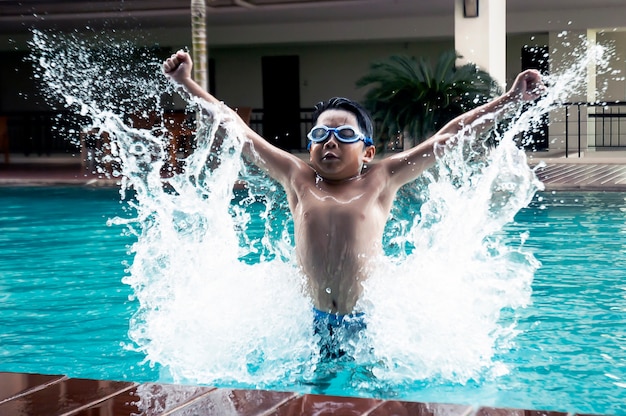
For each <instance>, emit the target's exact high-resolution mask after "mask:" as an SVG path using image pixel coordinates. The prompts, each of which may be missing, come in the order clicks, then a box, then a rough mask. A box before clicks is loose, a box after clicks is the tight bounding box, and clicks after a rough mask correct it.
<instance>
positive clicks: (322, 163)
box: [309, 109, 375, 180]
mask: <svg viewBox="0 0 626 416" xmlns="http://www.w3.org/2000/svg"><path fill="white" fill-rule="evenodd" d="M316 125H324V126H326V127H330V128H333V127H340V126H351V127H352V128H353V129H354V130H355V131H356V132H360V133H363V132H362V131H361V130H360V129H359V125H358V122H357V119H356V116H355V115H354V114H352V113H350V112H349V111H345V110H338V109H330V110H326V111H324V112H323V113H322V114H320V115H319V117H318V119H317V122H316ZM309 152H310V160H311V165H312V166H313V168H314V169H315V171H316V172H317V174H318V175H320V176H321V177H322V178H324V179H330V180H341V179H349V178H352V177H354V176H356V175H358V174H360V173H361V169H362V168H363V163H367V162H370V161H371V160H372V159H373V158H374V154H375V147H374V146H367V147H366V146H365V145H364V144H363V141H362V140H359V141H357V142H354V143H343V142H341V141H339V140H338V139H337V137H335V134H334V133H331V134H330V135H329V136H328V138H327V139H326V140H325V141H323V142H321V143H311V149H310V151H309Z"/></svg>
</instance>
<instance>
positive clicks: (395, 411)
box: [0, 153, 626, 416]
mask: <svg viewBox="0 0 626 416" xmlns="http://www.w3.org/2000/svg"><path fill="white" fill-rule="evenodd" d="M529 164H530V165H538V164H540V165H539V167H537V174H538V176H539V178H540V179H541V180H542V181H543V182H544V184H545V186H546V189H547V190H574V189H576V190H606V191H626V153H625V154H621V153H611V154H605V155H593V156H589V157H583V158H577V157H570V158H563V157H559V156H558V155H555V154H533V155H529ZM115 182H116V181H114V180H105V179H101V178H98V177H97V176H95V175H90V174H86V173H84V171H83V170H82V168H81V165H80V162H79V161H78V160H77V159H76V158H75V157H69V156H61V157H59V156H50V157H46V156H43V157H32V158H25V157H15V158H14V159H13V162H12V163H10V164H9V165H5V164H2V163H0V185H9V186H10V185H90V186H111V185H114V184H115ZM226 414H228V415H240V416H250V415H274V416H281V415H369V416H385V415H424V416H426V415H428V416H444V415H445V416H561V415H562V416H566V415H567V416H572V415H574V413H566V412H556V411H542V410H522V409H498V408H491V407H482V406H470V405H458V404H441V403H440V404H434V403H416V402H403V401H395V400H378V399H368V398H350V397H336V396H321V395H311V394H298V393H293V392H275V391H263V390H233V389H223V388H213V387H198V386H181V385H166V384H157V383H145V384H138V383H132V382H120V381H103V380H87V379H74V378H68V377H67V376H65V375H41V374H22V373H2V372H0V415H23V416H27V415H28V416H30V415H32V416H35V415H36V416H39V415H85V416H87V415H89V416H95V415H100V416H122V415H226ZM579 416H583V415H579Z"/></svg>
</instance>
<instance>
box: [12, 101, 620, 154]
mask: <svg viewBox="0 0 626 416" xmlns="http://www.w3.org/2000/svg"><path fill="white" fill-rule="evenodd" d="M312 112H313V108H301V109H300V120H299V122H300V132H299V136H300V137H297V138H294V139H293V142H292V144H291V146H292V149H290V150H294V151H302V150H305V149H306V145H307V139H306V134H307V133H308V131H309V130H310V129H311V127H312V122H311V115H312ZM0 117H5V118H6V119H7V124H8V133H9V138H10V151H11V152H14V153H23V154H25V155H30V154H34V155H49V154H52V153H76V152H77V151H80V149H79V148H78V143H79V139H78V138H79V135H80V132H81V129H82V125H84V120H81V119H80V118H79V117H76V116H75V115H73V114H71V113H70V112H67V111H28V112H26V111H22V112H4V113H0ZM263 124H264V123H263V110H262V109H253V110H252V113H251V117H250V126H251V127H252V128H253V129H254V130H255V131H256V132H257V133H259V134H260V135H261V136H263ZM549 144H550V145H551V146H554V145H556V147H557V148H561V149H563V148H564V150H565V157H570V153H572V152H576V153H577V155H578V157H580V156H581V154H582V151H583V150H585V149H624V150H626V102H619V101H616V102H604V103H589V102H567V103H563V104H562V105H561V106H559V107H557V108H555V109H554V110H552V111H551V113H550V128H549Z"/></svg>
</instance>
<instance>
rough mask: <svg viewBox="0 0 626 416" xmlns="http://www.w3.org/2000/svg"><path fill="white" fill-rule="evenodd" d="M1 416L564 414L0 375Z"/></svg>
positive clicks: (57, 376)
mask: <svg viewBox="0 0 626 416" xmlns="http://www.w3.org/2000/svg"><path fill="white" fill-rule="evenodd" d="M0 415H6V416H9V415H11V416H44V415H45V416H48V415H68V416H69V415H81V416H126V415H129V416H130V415H145V416H148V415H150V416H153V415H154V416H156V415H172V416H183V415H220V416H221V415H233V416H252V415H268V416H269V415H273V416H292V415H294V416H295V415H320V416H321V415H340V416H343V415H346V416H348V415H354V416H357V415H369V416H388V415H397V416H400V415H407V416H409V415H412V416H470V415H475V416H567V415H568V413H563V412H544V411H536V410H519V409H497V408H490V407H479V408H473V407H472V406H466V405H455V404H437V403H415V402H403V401H395V400H377V399H366V398H349V397H337V396H321V395H312V394H304V395H300V394H297V393H289V392H276V391H264V390H239V389H217V388H213V387H198V386H179V385H170V384H157V383H145V384H137V383H129V382H118V381H101V380H88V379H74V378H68V377H65V376H59V375H41V374H22V373H2V372H0Z"/></svg>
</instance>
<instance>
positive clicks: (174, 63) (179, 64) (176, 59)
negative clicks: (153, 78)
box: [163, 50, 193, 83]
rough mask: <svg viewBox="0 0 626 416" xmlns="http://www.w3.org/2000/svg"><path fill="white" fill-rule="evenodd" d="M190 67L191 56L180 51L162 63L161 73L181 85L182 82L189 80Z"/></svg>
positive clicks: (191, 62) (191, 64)
mask: <svg viewBox="0 0 626 416" xmlns="http://www.w3.org/2000/svg"><path fill="white" fill-rule="evenodd" d="M192 67H193V61H192V60H191V56H189V54H188V53H187V52H185V51H182V50H180V51H178V52H176V53H175V54H172V56H170V57H169V58H167V59H166V60H165V61H164V62H163V73H164V74H165V75H167V76H168V77H170V78H171V79H173V80H174V81H176V82H179V83H182V82H183V80H185V79H187V78H191V69H192Z"/></svg>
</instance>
